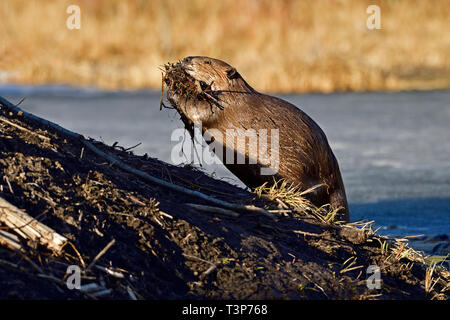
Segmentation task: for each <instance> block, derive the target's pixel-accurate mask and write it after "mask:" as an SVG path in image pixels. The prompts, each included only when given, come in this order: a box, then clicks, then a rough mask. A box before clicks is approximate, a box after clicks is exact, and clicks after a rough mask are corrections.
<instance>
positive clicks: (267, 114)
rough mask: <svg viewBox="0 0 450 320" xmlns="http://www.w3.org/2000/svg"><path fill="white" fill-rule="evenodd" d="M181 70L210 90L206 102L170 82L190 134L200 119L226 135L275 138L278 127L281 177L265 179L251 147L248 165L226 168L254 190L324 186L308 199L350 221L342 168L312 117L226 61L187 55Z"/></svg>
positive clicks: (170, 97)
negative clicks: (281, 183)
mask: <svg viewBox="0 0 450 320" xmlns="http://www.w3.org/2000/svg"><path fill="white" fill-rule="evenodd" d="M179 67H181V68H182V69H183V70H184V71H185V72H186V73H187V74H188V75H189V76H190V77H192V78H193V79H195V80H196V82H198V83H202V84H203V85H204V86H206V87H208V89H207V90H205V93H203V94H202V96H203V97H207V99H204V98H200V99H199V98H198V97H194V96H183V95H182V94H181V95H180V94H179V92H174V90H171V88H173V85H172V86H171V84H170V83H169V90H168V93H167V97H168V100H169V101H170V102H171V104H172V105H174V106H175V108H176V109H177V110H178V112H179V113H180V115H181V118H182V120H183V122H184V123H185V125H186V127H187V128H188V129H189V131H190V133H191V134H192V133H193V131H192V125H193V122H198V121H201V124H202V130H203V132H205V131H206V130H208V129H218V130H220V131H221V132H222V133H223V134H224V135H225V130H226V129H244V130H245V129H254V130H256V131H258V130H259V129H267V130H268V132H269V134H268V136H269V138H270V129H279V168H278V172H277V174H276V175H274V176H270V175H269V176H267V175H261V174H260V168H261V166H262V164H261V163H259V162H258V163H257V164H248V159H249V158H257V156H255V155H254V154H251V153H249V152H250V151H249V149H248V148H246V151H245V152H246V153H245V158H246V164H225V165H226V167H227V168H228V169H229V170H230V171H231V172H232V173H233V174H235V175H236V176H237V177H238V178H239V179H240V180H241V181H242V182H244V183H245V184H246V185H247V186H249V187H251V188H254V187H257V186H260V185H262V184H263V183H264V182H268V183H269V184H272V183H273V182H274V180H279V179H285V180H286V181H287V182H290V183H292V184H295V185H298V186H299V187H300V188H301V189H307V188H310V187H312V186H315V185H317V184H325V185H326V186H324V187H321V188H318V189H316V190H315V192H313V193H312V194H310V195H309V198H310V200H311V201H312V202H313V203H314V204H315V205H317V206H321V205H324V204H330V205H331V208H332V209H337V208H340V207H342V208H343V209H342V210H340V212H339V217H338V218H339V219H340V220H344V221H348V220H349V212H348V204H347V199H346V195H345V189H344V184H343V181H342V177H341V173H340V170H339V165H338V163H337V160H336V158H335V156H334V154H333V152H332V150H331V148H330V146H329V144H328V141H327V138H326V136H325V134H324V132H323V131H322V129H321V128H320V127H319V126H318V125H317V124H316V123H315V122H314V121H313V120H312V119H311V118H310V117H309V116H308V115H306V114H305V113H304V112H303V111H301V110H300V109H298V108H297V107H296V106H294V105H292V104H291V103H289V102H287V101H284V100H282V99H279V98H276V97H272V96H269V95H266V94H261V93H259V92H257V91H255V90H254V89H253V88H251V87H250V86H249V85H248V84H247V82H246V81H245V80H244V79H243V78H242V77H241V76H240V74H239V73H238V72H237V71H236V69H234V68H233V67H232V66H230V65H228V64H227V63H225V62H223V61H220V60H217V59H213V58H208V57H187V58H185V59H184V60H183V62H182V63H181V65H179ZM168 75H169V76H170V70H169V73H168ZM201 91H202V90H199V93H201ZM269 146H270V139H269ZM224 155H225V153H224ZM235 156H236V152H235ZM235 159H236V158H235Z"/></svg>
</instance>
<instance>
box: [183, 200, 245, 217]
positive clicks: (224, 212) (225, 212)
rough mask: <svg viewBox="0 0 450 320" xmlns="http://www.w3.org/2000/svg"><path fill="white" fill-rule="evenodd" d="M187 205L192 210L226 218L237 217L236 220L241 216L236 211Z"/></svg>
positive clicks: (193, 204) (192, 204)
mask: <svg viewBox="0 0 450 320" xmlns="http://www.w3.org/2000/svg"><path fill="white" fill-rule="evenodd" d="M186 205H187V206H189V207H191V208H194V209H197V210H200V211H205V212H211V213H217V214H221V215H224V216H229V217H235V218H237V217H239V216H240V214H239V213H237V212H235V211H231V210H228V209H223V208H219V207H212V206H204V205H201V204H195V203H186Z"/></svg>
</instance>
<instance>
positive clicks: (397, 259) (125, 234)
mask: <svg viewBox="0 0 450 320" xmlns="http://www.w3.org/2000/svg"><path fill="white" fill-rule="evenodd" d="M0 117H2V118H4V119H8V120H9V121H11V122H13V123H15V124H17V125H19V126H20V127H22V128H26V129H28V130H29V131H30V132H28V131H24V130H21V129H18V128H16V127H13V126H11V125H9V124H7V123H5V122H2V121H0V175H1V177H0V197H2V198H4V199H5V200H7V201H9V202H10V203H12V204H14V205H15V206H17V207H19V208H21V209H23V210H24V211H26V212H27V213H28V214H30V215H31V216H33V217H36V218H37V219H39V220H40V221H41V222H42V223H44V224H46V225H48V226H49V227H51V228H53V229H54V230H55V231H57V232H58V233H60V234H62V235H64V236H65V237H67V238H68V239H69V240H70V242H71V243H72V244H73V247H72V246H66V247H65V249H64V252H63V253H62V254H60V255H57V254H55V253H52V252H48V251H46V250H44V249H43V248H40V247H35V248H33V247H32V246H27V248H28V249H27V251H26V252H24V253H18V252H12V251H10V250H7V249H5V248H3V247H0V288H1V290H0V299H90V298H94V297H93V296H92V295H89V294H86V293H83V292H80V291H77V290H69V289H68V288H67V287H66V286H65V285H64V283H63V282H55V281H52V280H49V279H46V278H42V276H40V275H39V274H40V273H41V272H40V271H38V270H36V267H35V266H38V267H39V269H40V270H41V271H42V272H43V273H44V274H46V275H51V276H52V277H54V278H56V279H61V280H62V279H64V275H65V273H66V269H67V266H68V265H72V264H75V265H79V266H81V267H83V262H84V266H86V265H88V264H89V263H90V262H91V261H92V260H93V259H94V257H95V256H96V255H97V254H98V253H99V252H100V251H101V250H102V249H103V248H104V247H105V246H106V245H107V244H108V243H109V242H110V241H111V240H112V239H114V240H115V244H114V245H113V246H112V247H111V248H110V249H109V250H108V251H107V252H106V253H105V254H104V255H103V256H102V257H101V258H100V259H99V261H98V262H97V265H99V266H103V267H108V268H110V269H111V270H114V271H117V272H120V273H121V274H123V275H124V277H123V278H117V277H114V276H112V275H109V274H107V273H105V272H104V271H102V270H100V269H99V268H97V267H94V268H92V269H90V270H89V271H86V272H85V273H84V274H83V278H82V284H88V283H92V282H95V283H100V284H102V286H104V287H105V288H108V289H110V291H109V292H108V294H106V295H103V296H101V297H98V298H101V299H130V297H131V296H130V293H129V291H130V290H131V291H132V292H133V293H134V295H135V296H136V297H137V298H138V299H165V300H170V299H431V298H435V299H447V298H448V292H447V291H445V288H444V287H445V286H446V285H447V284H448V279H449V278H448V272H446V271H445V270H443V269H442V270H441V269H440V268H437V269H436V270H435V272H434V276H435V278H436V279H437V278H438V276H437V275H439V277H440V278H439V280H438V281H437V283H436V285H435V286H434V287H433V290H430V291H429V292H426V290H425V274H426V270H427V265H426V264H424V263H423V262H421V261H419V260H418V259H417V258H414V259H412V258H411V257H410V256H409V255H404V254H402V251H398V250H399V249H398V246H396V245H395V244H396V243H397V242H395V241H394V240H392V246H391V247H392V251H386V250H384V249H383V246H382V242H383V241H385V240H383V239H381V240H380V239H379V238H377V236H373V235H370V236H367V237H363V240H361V241H355V239H354V237H351V236H349V234H350V233H352V232H356V234H357V235H359V231H355V230H353V229H352V232H350V233H349V232H347V231H346V230H345V229H343V228H341V227H339V226H334V225H327V224H324V223H323V222H320V221H318V220H317V219H315V218H314V217H312V216H310V215H308V214H306V213H302V212H297V213H289V214H283V213H279V214H277V218H276V219H275V220H272V219H270V218H268V217H265V216H262V215H259V214H248V213H242V214H241V215H240V216H239V217H237V218H233V217H227V216H219V215H215V214H213V213H209V212H203V211H198V210H196V209H193V208H191V207H189V206H187V205H186V204H187V203H195V204H204V205H209V204H208V203H206V202H204V201H203V200H199V199H197V198H194V197H190V196H187V195H184V194H180V193H177V192H175V191H172V190H170V189H167V188H164V187H161V186H157V185H153V184H151V183H148V182H145V181H143V180H140V179H139V178H138V177H136V176H135V175H132V174H130V173H126V172H124V171H122V170H120V169H119V168H117V167H115V166H114V164H111V163H108V162H107V161H105V159H103V158H101V157H99V156H97V155H95V154H94V153H92V152H91V151H89V150H86V149H85V148H84V145H83V144H82V141H80V140H77V139H73V138H71V137H70V136H66V135H64V134H62V133H59V132H56V131H55V130H53V129H52V128H49V127H45V126H42V125H41V124H40V123H38V122H36V121H33V120H29V119H25V118H24V117H23V116H20V115H17V114H15V113H11V112H10V110H8V109H7V108H5V107H4V106H2V107H1V108H0ZM36 134H39V135H41V136H44V137H48V138H50V139H49V140H48V139H43V138H42V137H40V136H37V135H36ZM154 138H155V139H158V137H156V136H155V137H154ZM95 146H96V147H98V148H100V149H101V150H103V151H105V152H107V153H109V154H111V155H114V156H115V157H116V158H118V159H120V160H121V161H123V162H125V163H126V164H128V165H130V166H132V167H134V168H136V169H139V170H142V171H144V172H147V173H148V174H151V175H153V176H155V177H157V178H161V179H164V180H166V181H169V182H171V183H174V184H178V185H182V186H184V187H187V188H191V189H193V190H197V191H200V192H202V193H205V194H207V195H210V196H214V197H216V198H219V199H222V200H226V201H229V202H237V203H249V204H250V203H252V204H255V205H258V206H269V207H273V204H271V203H267V202H265V201H263V200H261V199H258V198H257V196H256V195H255V194H253V193H250V192H247V191H244V190H243V189H240V188H238V187H235V186H233V185H230V184H228V183H226V182H224V181H218V180H216V179H213V178H211V177H209V176H207V175H205V174H204V173H203V172H201V171H199V170H197V169H195V168H192V167H189V166H188V167H179V166H172V165H170V164H168V163H164V162H161V161H159V160H157V159H154V158H151V157H148V156H147V155H144V156H137V155H134V154H133V153H132V150H131V151H130V150H128V151H127V150H125V149H124V148H121V147H119V146H117V145H114V146H107V145H104V144H102V143H100V142H95ZM0 227H2V228H5V227H4V226H0ZM294 231H295V232H294ZM11 232H12V231H11ZM361 232H362V231H361ZM390 243H391V242H390ZM74 248H75V249H74ZM395 250H397V251H395ZM78 253H79V255H80V256H81V257H80V256H78ZM396 253H397V254H396ZM349 259H350V260H349ZM30 261H31V262H33V263H30ZM352 261H355V262H354V263H353V262H352ZM33 264H34V266H33ZM373 264H376V265H378V266H379V267H380V268H381V278H382V285H381V289H368V287H367V285H366V278H367V274H366V269H367V267H368V266H369V265H373ZM447 286H448V285H447Z"/></svg>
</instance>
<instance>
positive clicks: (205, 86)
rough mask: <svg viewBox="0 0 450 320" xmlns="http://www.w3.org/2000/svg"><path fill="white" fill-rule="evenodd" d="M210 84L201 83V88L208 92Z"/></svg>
mask: <svg viewBox="0 0 450 320" xmlns="http://www.w3.org/2000/svg"><path fill="white" fill-rule="evenodd" d="M208 87H209V86H208V84H207V83H206V82H204V81H200V88H202V90H206V89H208Z"/></svg>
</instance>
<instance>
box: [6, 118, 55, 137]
mask: <svg viewBox="0 0 450 320" xmlns="http://www.w3.org/2000/svg"><path fill="white" fill-rule="evenodd" d="M0 121H2V122H4V123H7V124H9V125H10V126H12V127H14V128H17V129H19V130H22V131H25V132H28V133H29V134H32V135H35V136H38V137H39V138H41V139H42V140H45V141H50V138H49V137H46V136H43V135H41V134H39V133H36V132H33V131H31V130H28V129H27V128H24V127H22V126H19V125H18V124H15V123H14V122H11V121H9V120H7V119H5V118H3V117H0Z"/></svg>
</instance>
